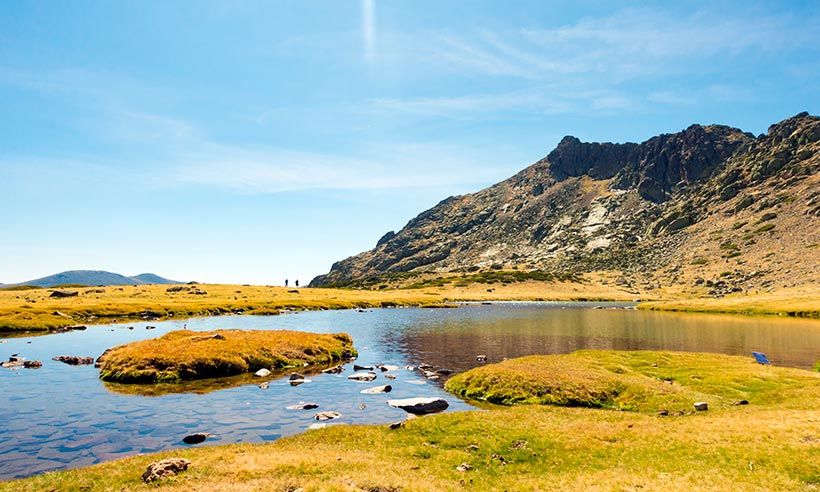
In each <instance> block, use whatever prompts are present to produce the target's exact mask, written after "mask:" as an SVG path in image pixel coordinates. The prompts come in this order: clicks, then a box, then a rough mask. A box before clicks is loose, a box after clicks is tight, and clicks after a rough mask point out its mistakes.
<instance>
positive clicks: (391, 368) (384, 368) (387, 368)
mask: <svg viewBox="0 0 820 492" xmlns="http://www.w3.org/2000/svg"><path fill="white" fill-rule="evenodd" d="M377 367H378V368H379V370H380V371H381V372H388V371H398V370H399V366H391V365H390V364H382V365H380V366H377Z"/></svg>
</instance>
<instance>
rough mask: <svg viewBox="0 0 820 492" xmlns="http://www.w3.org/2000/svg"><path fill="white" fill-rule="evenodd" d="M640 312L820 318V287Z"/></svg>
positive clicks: (649, 305) (670, 303) (654, 305)
mask: <svg viewBox="0 0 820 492" xmlns="http://www.w3.org/2000/svg"><path fill="white" fill-rule="evenodd" d="M638 307H639V308H640V309H652V310H660V311H698V312H714V313H734V314H753V315H760V314H779V315H788V316H804V317H811V318H818V317H820V287H817V286H815V285H814V284H810V285H807V286H802V287H796V288H787V289H781V290H778V291H775V292H767V293H763V294H732V295H728V296H726V297H721V298H717V299H716V298H710V297H703V298H685V299H670V300H661V301H653V302H646V303H641V304H640V305H639V306H638Z"/></svg>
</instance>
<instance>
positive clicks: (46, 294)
mask: <svg viewBox="0 0 820 492" xmlns="http://www.w3.org/2000/svg"><path fill="white" fill-rule="evenodd" d="M52 290H53V289H29V290H24V291H21V290H2V289H0V334H2V333H3V332H5V333H15V332H16V333H19V332H25V331H31V332H36V331H49V330H59V329H61V328H65V327H68V326H72V325H91V324H101V323H116V322H126V321H129V320H159V319H169V318H185V317H193V316H213V315H224V314H258V315H266V314H278V313H279V312H281V311H284V310H315V309H350V308H378V307H397V306H429V305H434V304H442V303H448V302H459V301H488V300H489V301H493V300H621V301H624V300H631V299H632V298H633V297H634V296H633V295H632V294H629V293H626V292H623V291H622V290H619V289H618V288H616V287H614V286H600V285H595V284H589V285H581V284H576V283H572V282H556V283H543V282H521V283H515V284H498V285H492V286H490V285H488V284H471V285H469V286H464V287H454V286H449V287H430V288H423V289H392V290H355V289H324V288H322V289H308V288H300V289H292V288H291V289H287V288H283V287H266V286H247V285H191V286H188V285H180V286H167V285H138V286H123V287H93V288H91V287H88V288H71V289H64V290H70V291H73V292H77V295H76V296H73V297H64V298H55V297H51V292H52Z"/></svg>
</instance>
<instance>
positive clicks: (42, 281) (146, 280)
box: [16, 270, 182, 287]
mask: <svg viewBox="0 0 820 492" xmlns="http://www.w3.org/2000/svg"><path fill="white" fill-rule="evenodd" d="M179 283H182V282H177V281H175V280H169V279H167V278H163V277H160V276H159V275H154V274H153V273H141V274H139V275H134V276H133V277H127V276H125V275H120V274H119V273H113V272H106V271H102V270H69V271H67V272H60V273H55V274H54V275H49V276H47V277H42V278H36V279H34V280H28V281H26V282H20V283H19V284H16V285H32V286H35V287H54V286H57V285H89V286H92V285H134V284H179Z"/></svg>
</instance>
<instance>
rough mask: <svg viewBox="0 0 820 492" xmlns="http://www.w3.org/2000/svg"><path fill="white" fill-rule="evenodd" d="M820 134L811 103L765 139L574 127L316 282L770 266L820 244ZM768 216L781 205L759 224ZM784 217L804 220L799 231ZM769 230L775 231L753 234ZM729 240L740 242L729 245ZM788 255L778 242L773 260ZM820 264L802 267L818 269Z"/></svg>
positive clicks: (656, 273)
mask: <svg viewBox="0 0 820 492" xmlns="http://www.w3.org/2000/svg"><path fill="white" fill-rule="evenodd" d="M818 140H820V118H818V117H816V116H811V115H809V114H807V113H801V114H799V115H796V116H794V117H792V118H789V119H787V120H784V121H782V122H780V123H778V124H776V125H772V126H771V127H770V128H769V131H768V133H767V134H765V135H761V136H760V137H757V138H755V137H754V136H753V135H751V134H748V133H744V132H742V131H740V130H738V129H735V128H730V127H726V126H718V125H710V126H700V125H692V126H690V127H689V128H687V129H685V130H683V131H681V132H679V133H674V134H664V135H659V136H657V137H653V138H651V139H649V140H647V141H646V142H643V143H640V144H636V143H625V144H613V143H585V142H581V141H580V140H578V139H577V138H575V137H565V138H564V139H563V140H561V142H560V143H559V144H558V146H557V147H556V148H555V150H553V151H552V152H550V153H549V155H547V157H545V158H544V159H542V160H540V161H538V162H536V163H534V164H533V165H531V166H529V167H527V168H526V169H524V170H523V171H521V172H519V173H518V174H516V175H515V176H512V177H511V178H509V179H507V180H505V181H502V182H500V183H498V184H495V185H493V186H491V187H489V188H486V189H484V190H481V191H479V192H476V193H472V194H469V195H464V196H457V197H450V198H447V199H446V200H444V201H442V202H440V203H439V204H438V205H436V206H435V207H433V208H431V209H430V210H427V211H425V212H422V213H421V214H419V215H418V216H417V217H416V218H414V219H412V220H411V221H410V222H409V223H408V224H407V225H406V226H405V227H404V228H403V229H402V230H400V231H398V232H395V233H394V232H389V233H387V234H385V235H384V236H383V237H382V238H381V239H380V240H379V241H378V243H377V245H376V247H375V248H374V249H372V250H370V251H367V252H364V253H361V254H359V255H356V256H353V257H350V258H347V259H345V260H342V261H339V262H337V263H335V264H334V265H333V267H332V268H331V271H330V272H329V273H328V274H327V275H322V276H319V277H317V278H315V279H314V280H313V282H312V283H311V285H312V286H323V285H334V284H335V285H338V284H346V283H351V282H356V281H360V280H362V279H367V278H373V277H378V276H380V275H383V274H385V273H391V272H428V271H429V272H448V271H455V270H458V271H463V270H465V269H466V270H471V271H472V270H476V269H488V268H496V269H497V268H512V267H516V268H519V269H525V270H526V269H539V270H548V271H555V272H564V273H567V272H573V273H575V272H585V271H592V270H615V271H619V272H622V273H623V280H622V282H623V283H624V284H625V285H630V284H633V283H636V282H643V283H646V284H652V283H653V282H667V281H668V282H688V281H693V278H694V279H695V280H697V277H696V276H697V275H701V276H709V275H712V274H713V272H711V270H710V267H711V269H715V268H719V269H723V270H724V271H723V273H725V270H726V269H729V268H730V267H731V268H734V267H738V268H739V269H741V270H743V269H746V268H748V267H744V265H748V264H749V262H750V261H753V262H755V266H759V267H760V268H757V270H758V271H761V270H766V268H765V267H766V264H767V262H766V261H764V260H763V256H764V255H766V254H769V253H771V251H769V250H768V249H767V248H769V247H770V246H771V243H773V242H774V243H779V244H781V245H785V246H786V247H787V249H788V248H791V249H792V250H793V251H796V252H801V251H802V252H803V253H804V254H811V255H817V253H816V251H817V248H816V247H814V246H811V245H812V244H816V243H818V237H817V235H818V233H817V231H818V229H820V228H818V227H817V226H818V225H820V224H818V215H819V214H820V198H819V197H818V170H820V158H818V149H819V148H820V144H818ZM766 214H769V215H771V214H775V217H773V218H769V219H767V220H764V221H762V222H759V223H758V222H757V221H759V220H761V219H762V218H763V216H764V215H766ZM757 215H760V217H758V216H757ZM743 221H745V222H746V223H745V224H742V225H740V226H738V225H737V224H739V223H740V222H743ZM768 224H772V227H768ZM786 226H788V227H795V226H796V227H800V228H801V230H802V234H801V239H800V240H799V241H797V242H795V240H794V238H792V237H791V235H790V234H789V233H788V231H786V230H785V229H786ZM761 228H763V229H766V228H768V229H767V230H765V231H762V232H755V231H757V229H761ZM717 231H722V232H717ZM735 236H737V237H735ZM744 237H745V239H743V238H744ZM726 241H731V243H730V244H731V245H733V246H736V249H735V248H731V247H730V246H724V247H721V244H723V243H725V242H726ZM780 249H782V248H780ZM726 252H729V253H730V254H734V256H731V257H729V258H726V256H728V255H727V254H724V253H726ZM738 252H739V254H735V253H738ZM758 253H759V254H758ZM786 256H788V254H785V253H782V252H778V251H774V252H773V255H771V256H769V259H770V260H771V259H772V258H775V257H776V258H778V259H779V258H781V257H783V258H785V257H786ZM798 258H799V255H798ZM779 261H781V263H782V261H783V260H779ZM787 261H788V262H790V263H789V264H791V263H795V262H796V260H787ZM738 262H741V263H738ZM758 263H761V265H757V264H758ZM768 263H771V264H774V263H773V262H772V261H769V262H768ZM804 263H805V262H804ZM812 263H813V264H814V265H816V264H817V262H812ZM814 265H811V267H810V268H809V267H805V268H803V267H800V266H799V265H796V266H795V268H796V269H797V270H799V271H800V272H802V273H801V275H805V276H807V277H806V278H810V277H808V275H810V274H811V273H812V271H813V273H817V272H816V267H815V266H814ZM804 266H805V265H804ZM669 269H672V270H673V271H672V272H669V271H668V270H669ZM758 275H762V276H765V274H759V273H758ZM704 282H705V280H704Z"/></svg>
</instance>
